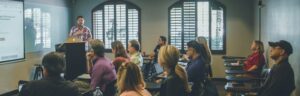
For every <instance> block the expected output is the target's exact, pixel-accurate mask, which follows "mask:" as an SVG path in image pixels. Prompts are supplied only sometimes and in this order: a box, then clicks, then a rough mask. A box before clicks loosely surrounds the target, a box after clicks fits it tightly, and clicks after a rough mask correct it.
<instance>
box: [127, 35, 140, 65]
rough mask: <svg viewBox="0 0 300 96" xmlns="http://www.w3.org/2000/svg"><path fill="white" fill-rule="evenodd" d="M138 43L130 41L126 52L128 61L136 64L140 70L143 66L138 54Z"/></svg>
mask: <svg viewBox="0 0 300 96" xmlns="http://www.w3.org/2000/svg"><path fill="white" fill-rule="evenodd" d="M140 48H141V47H140V43H139V41H137V40H130V41H129V43H128V52H129V56H130V61H131V62H133V63H134V64H137V65H138V66H139V67H140V68H141V67H142V65H143V57H142V55H141V53H140Z"/></svg>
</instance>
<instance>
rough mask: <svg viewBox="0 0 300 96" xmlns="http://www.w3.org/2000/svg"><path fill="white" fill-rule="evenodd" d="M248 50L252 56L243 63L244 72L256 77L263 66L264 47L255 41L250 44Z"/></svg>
mask: <svg viewBox="0 0 300 96" xmlns="http://www.w3.org/2000/svg"><path fill="white" fill-rule="evenodd" d="M250 49H251V50H252V54H251V55H250V56H249V57H248V58H247V60H246V61H245V62H244V64H245V65H244V70H246V71H248V72H250V73H251V74H252V75H253V76H255V77H258V76H259V75H260V74H261V71H262V68H263V66H264V65H265V57H264V45H263V43H262V42H261V41H257V40H255V41H253V42H252V45H251V47H250Z"/></svg>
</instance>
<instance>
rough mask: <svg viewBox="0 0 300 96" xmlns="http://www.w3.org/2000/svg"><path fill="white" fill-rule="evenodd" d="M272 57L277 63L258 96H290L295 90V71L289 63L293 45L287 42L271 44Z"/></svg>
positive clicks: (281, 41)
mask: <svg viewBox="0 0 300 96" xmlns="http://www.w3.org/2000/svg"><path fill="white" fill-rule="evenodd" d="M269 46H270V47H271V49H270V57H271V58H272V59H273V60H274V61H275V64H274V65H273V67H272V68H271V71H270V73H269V75H268V77H267V79H266V81H265V82H264V84H263V86H262V89H261V90H260V91H259V93H258V96H290V95H291V93H292V92H293V90H294V89H295V81H294V71H293V69H292V67H291V65H290V63H289V61H288V59H289V56H290V55H291V54H292V53H293V48H292V45H291V44H290V43H289V42H287V41H285V40H280V41H278V42H269Z"/></svg>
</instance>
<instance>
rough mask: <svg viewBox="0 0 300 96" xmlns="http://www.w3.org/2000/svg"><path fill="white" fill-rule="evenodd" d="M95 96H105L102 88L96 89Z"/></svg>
mask: <svg viewBox="0 0 300 96" xmlns="http://www.w3.org/2000/svg"><path fill="white" fill-rule="evenodd" d="M93 96H103V93H102V92H101V90H100V87H96V89H95V91H94V92H93Z"/></svg>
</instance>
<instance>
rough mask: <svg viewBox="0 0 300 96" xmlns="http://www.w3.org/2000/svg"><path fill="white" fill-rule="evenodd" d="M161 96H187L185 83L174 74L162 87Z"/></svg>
mask: <svg viewBox="0 0 300 96" xmlns="http://www.w3.org/2000/svg"><path fill="white" fill-rule="evenodd" d="M160 96H187V92H186V91H185V88H184V83H183V81H182V80H181V79H180V78H179V76H178V75H176V74H175V72H172V73H171V74H170V75H169V76H168V77H167V78H166V79H165V80H164V81H163V82H162V85H161V87H160Z"/></svg>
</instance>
